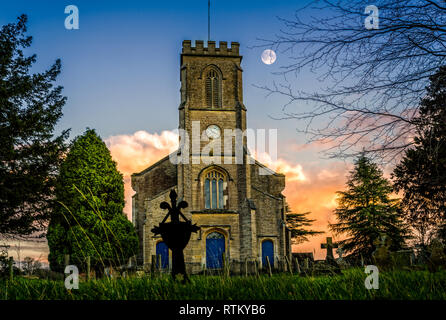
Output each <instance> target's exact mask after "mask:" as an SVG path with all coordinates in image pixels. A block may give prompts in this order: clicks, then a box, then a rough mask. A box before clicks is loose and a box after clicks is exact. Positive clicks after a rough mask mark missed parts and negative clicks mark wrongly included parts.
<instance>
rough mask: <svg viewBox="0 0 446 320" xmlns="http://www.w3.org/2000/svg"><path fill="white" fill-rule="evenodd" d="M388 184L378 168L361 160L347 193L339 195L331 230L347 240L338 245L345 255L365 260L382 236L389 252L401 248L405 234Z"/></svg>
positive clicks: (399, 211) (351, 174)
mask: <svg viewBox="0 0 446 320" xmlns="http://www.w3.org/2000/svg"><path fill="white" fill-rule="evenodd" d="M391 193H392V186H391V184H390V182H389V181H388V180H387V179H385V178H384V177H383V174H382V171H381V170H380V169H379V168H378V166H377V165H376V164H375V163H373V162H371V161H370V159H368V158H367V157H365V156H364V155H362V156H360V157H359V158H358V159H357V160H356V162H355V167H354V169H353V170H352V171H351V172H350V177H349V179H348V181H347V190H346V191H338V192H337V194H338V195H339V198H338V207H337V208H336V209H335V215H336V218H337V223H334V224H330V229H331V230H332V231H334V232H335V233H337V234H344V235H346V236H347V238H346V239H345V240H342V241H339V244H340V245H341V246H342V247H343V248H344V250H345V251H346V252H347V253H352V254H353V255H354V256H357V257H359V256H360V255H362V256H363V257H364V258H365V259H368V258H370V257H371V255H372V253H373V252H374V251H375V249H376V247H375V240H377V239H379V237H380V236H381V235H383V234H385V235H386V236H387V237H388V238H389V239H390V240H391V246H390V250H398V249H400V248H401V247H402V246H403V245H404V241H405V239H406V237H407V234H406V232H405V230H404V226H403V224H402V219H401V210H400V208H399V200H397V199H391V198H390V197H389V195H390V194H391Z"/></svg>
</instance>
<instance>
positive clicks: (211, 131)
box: [206, 124, 220, 139]
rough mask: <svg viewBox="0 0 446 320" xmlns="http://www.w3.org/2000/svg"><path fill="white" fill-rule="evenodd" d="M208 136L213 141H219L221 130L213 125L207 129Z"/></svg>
mask: <svg viewBox="0 0 446 320" xmlns="http://www.w3.org/2000/svg"><path fill="white" fill-rule="evenodd" d="M206 135H207V136H208V137H209V138H211V139H217V138H219V137H220V128H219V127H218V126H217V125H215V124H211V125H210V126H209V127H207V129H206Z"/></svg>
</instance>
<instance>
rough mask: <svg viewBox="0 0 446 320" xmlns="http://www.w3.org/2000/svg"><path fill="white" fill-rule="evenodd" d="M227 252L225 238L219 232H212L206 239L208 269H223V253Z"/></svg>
mask: <svg viewBox="0 0 446 320" xmlns="http://www.w3.org/2000/svg"><path fill="white" fill-rule="evenodd" d="M224 252H225V237H224V236H223V235H222V234H221V233H218V232H212V233H210V234H209V235H208V236H207V237H206V267H207V268H208V269H220V268H223V253H224Z"/></svg>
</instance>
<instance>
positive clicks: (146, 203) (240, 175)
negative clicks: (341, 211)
mask: <svg viewBox="0 0 446 320" xmlns="http://www.w3.org/2000/svg"><path fill="white" fill-rule="evenodd" d="M241 61H242V56H240V54H239V43H237V42H231V44H230V47H228V43H227V42H223V41H221V42H219V45H218V47H217V46H216V43H215V41H208V42H207V46H204V42H203V41H200V40H197V41H195V45H192V42H191V41H190V40H185V41H183V45H182V52H181V56H180V80H181V89H180V96H181V102H180V105H179V108H178V109H179V129H180V148H179V149H178V151H176V152H175V153H173V154H171V155H168V156H166V157H164V158H163V159H161V160H159V161H158V162H156V163H155V164H152V165H151V166H149V167H148V168H146V169H145V170H143V171H141V172H139V173H135V174H133V175H132V187H133V189H134V190H135V195H134V196H133V220H134V223H135V226H136V228H137V230H138V234H139V237H140V243H141V252H140V254H139V255H138V257H139V261H140V262H141V263H142V264H143V265H144V266H145V267H148V266H149V265H150V264H152V263H153V261H155V258H156V256H161V260H162V267H163V268H169V266H170V260H169V259H170V253H169V251H168V249H167V246H166V245H165V244H164V243H163V241H162V239H160V238H159V237H157V236H153V234H152V233H151V232H150V230H151V229H152V228H153V226H155V225H157V224H158V223H159V222H160V221H161V220H162V219H163V217H164V215H165V213H164V212H163V210H161V209H160V203H161V202H162V201H166V200H168V196H169V192H170V190H171V189H172V188H174V189H176V191H177V193H178V195H179V198H180V199H181V198H182V200H185V201H187V203H188V204H189V206H188V207H187V208H186V209H184V210H183V213H184V215H185V216H186V217H187V218H188V219H191V220H192V221H193V223H196V224H197V225H198V226H200V231H199V232H198V234H192V236H191V239H190V241H189V244H188V246H187V247H186V248H185V250H184V254H185V262H186V266H187V268H188V270H189V272H201V271H202V270H203V268H206V269H216V270H221V268H222V267H223V265H224V263H226V262H228V263H229V264H230V266H231V267H230V268H231V270H232V271H231V272H235V273H237V272H241V270H242V268H243V266H246V264H247V263H254V262H256V263H259V264H260V265H261V266H263V267H265V266H266V263H267V261H269V263H270V264H271V265H272V267H277V266H278V265H279V261H285V260H284V259H285V256H287V257H288V258H290V257H291V250H290V249H291V248H290V233H289V230H287V228H286V224H285V220H286V217H285V214H286V212H287V210H288V209H287V204H286V200H285V197H284V196H283V195H282V190H283V189H284V187H285V176H284V175H282V174H280V173H276V172H274V171H272V170H269V169H268V170H269V171H268V172H269V174H268V175H264V174H261V173H259V172H261V171H262V170H264V169H266V167H265V166H264V165H263V164H261V163H260V162H258V161H256V160H254V159H253V158H252V157H251V156H250V155H249V153H248V148H247V138H246V135H245V134H244V133H245V132H246V129H247V125H246V108H245V106H244V104H243V87H242V72H243V70H242V68H241V66H240V64H241ZM172 155H173V158H174V159H175V160H176V161H172V157H171V156H172ZM175 155H176V157H175ZM267 258H268V259H267Z"/></svg>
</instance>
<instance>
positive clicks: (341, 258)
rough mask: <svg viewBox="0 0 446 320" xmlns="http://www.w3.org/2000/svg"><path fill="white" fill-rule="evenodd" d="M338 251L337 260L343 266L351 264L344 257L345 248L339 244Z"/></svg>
mask: <svg viewBox="0 0 446 320" xmlns="http://www.w3.org/2000/svg"><path fill="white" fill-rule="evenodd" d="M336 253H337V254H338V258H337V259H336V262H337V263H338V265H339V266H340V267H341V268H347V267H348V266H349V264H348V263H347V261H346V260H345V259H344V249H343V248H342V247H341V246H339V248H337V249H336Z"/></svg>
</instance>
